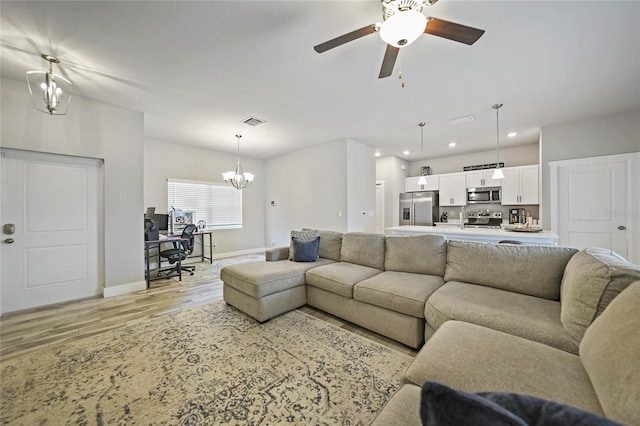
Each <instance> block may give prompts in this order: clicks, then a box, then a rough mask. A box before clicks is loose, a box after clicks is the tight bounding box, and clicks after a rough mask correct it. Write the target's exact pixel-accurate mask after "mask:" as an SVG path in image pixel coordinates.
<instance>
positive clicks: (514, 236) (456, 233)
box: [385, 225, 558, 246]
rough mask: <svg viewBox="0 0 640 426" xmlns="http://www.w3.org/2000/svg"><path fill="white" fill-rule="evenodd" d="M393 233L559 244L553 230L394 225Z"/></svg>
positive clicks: (546, 244)
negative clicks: (532, 230) (534, 230)
mask: <svg viewBox="0 0 640 426" xmlns="http://www.w3.org/2000/svg"><path fill="white" fill-rule="evenodd" d="M385 233H387V234H391V235H414V234H441V235H444V236H445V238H446V239H447V240H463V241H479V242H483V243H499V242H500V241H505V240H506V241H518V242H520V243H522V244H535V245H545V246H556V245H558V234H556V233H555V232H551V231H541V232H517V231H506V230H504V229H485V228H460V226H459V225H458V226H408V225H407V226H392V227H390V228H385Z"/></svg>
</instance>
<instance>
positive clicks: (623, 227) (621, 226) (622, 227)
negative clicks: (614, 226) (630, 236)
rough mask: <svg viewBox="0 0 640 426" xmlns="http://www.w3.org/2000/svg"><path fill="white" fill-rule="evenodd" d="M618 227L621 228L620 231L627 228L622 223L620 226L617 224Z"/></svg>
mask: <svg viewBox="0 0 640 426" xmlns="http://www.w3.org/2000/svg"><path fill="white" fill-rule="evenodd" d="M618 229H619V230H621V231H624V230H625V229H627V227H626V226H623V225H620V226H618Z"/></svg>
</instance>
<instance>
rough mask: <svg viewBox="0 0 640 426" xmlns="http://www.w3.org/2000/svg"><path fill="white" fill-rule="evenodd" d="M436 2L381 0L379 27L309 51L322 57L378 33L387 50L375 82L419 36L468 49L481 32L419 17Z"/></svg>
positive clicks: (376, 24) (368, 28)
mask: <svg viewBox="0 0 640 426" xmlns="http://www.w3.org/2000/svg"><path fill="white" fill-rule="evenodd" d="M437 1H438V0H381V2H382V16H383V19H384V20H383V22H382V23H379V22H377V23H375V24H371V25H367V26H366V27H362V28H360V29H358V30H355V31H352V32H350V33H347V34H344V35H341V36H339V37H336V38H334V39H331V40H329V41H326V42H324V43H321V44H318V45H317V46H314V47H313V48H314V50H315V51H316V52H318V53H322V52H326V51H327V50H330V49H333V48H334V47H338V46H341V45H343V44H345V43H348V42H350V41H353V40H356V39H359V38H360V37H364V36H366V35H369V34H372V33H375V32H380V38H382V40H383V41H384V42H385V43H387V50H386V52H385V54H384V59H383V60H382V67H381V68H380V75H378V78H385V77H389V76H390V75H391V73H392V72H393V67H394V65H395V63H396V58H397V57H398V53H399V52H400V48H401V47H405V46H408V45H410V44H411V43H413V42H414V41H415V40H416V39H417V38H418V37H419V36H420V35H421V34H422V33H427V34H431V35H434V36H438V37H444V38H448V39H449V40H453V41H457V42H460V43H464V44H468V45H471V44H473V43H475V42H476V41H477V40H478V39H479V38H480V37H481V36H482V34H484V30H480V29H477V28H472V27H467V26H466V25H461V24H456V23H454V22H449V21H445V20H443V19H438V18H433V17H426V16H425V15H423V13H422V9H423V8H424V7H429V6H433V5H434V4H435V3H436V2H437Z"/></svg>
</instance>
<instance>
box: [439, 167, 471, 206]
mask: <svg viewBox="0 0 640 426" xmlns="http://www.w3.org/2000/svg"><path fill="white" fill-rule="evenodd" d="M439 176H440V197H439V198H440V205H441V206H465V205H466V204H467V174H466V173H464V172H462V173H447V174H444V175H439Z"/></svg>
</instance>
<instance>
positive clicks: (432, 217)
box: [400, 191, 438, 226]
mask: <svg viewBox="0 0 640 426" xmlns="http://www.w3.org/2000/svg"><path fill="white" fill-rule="evenodd" d="M437 221H438V193H437V192H433V191H429V192H405V193H404V194H400V225H416V226H433V225H434V223H435V222H437Z"/></svg>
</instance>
